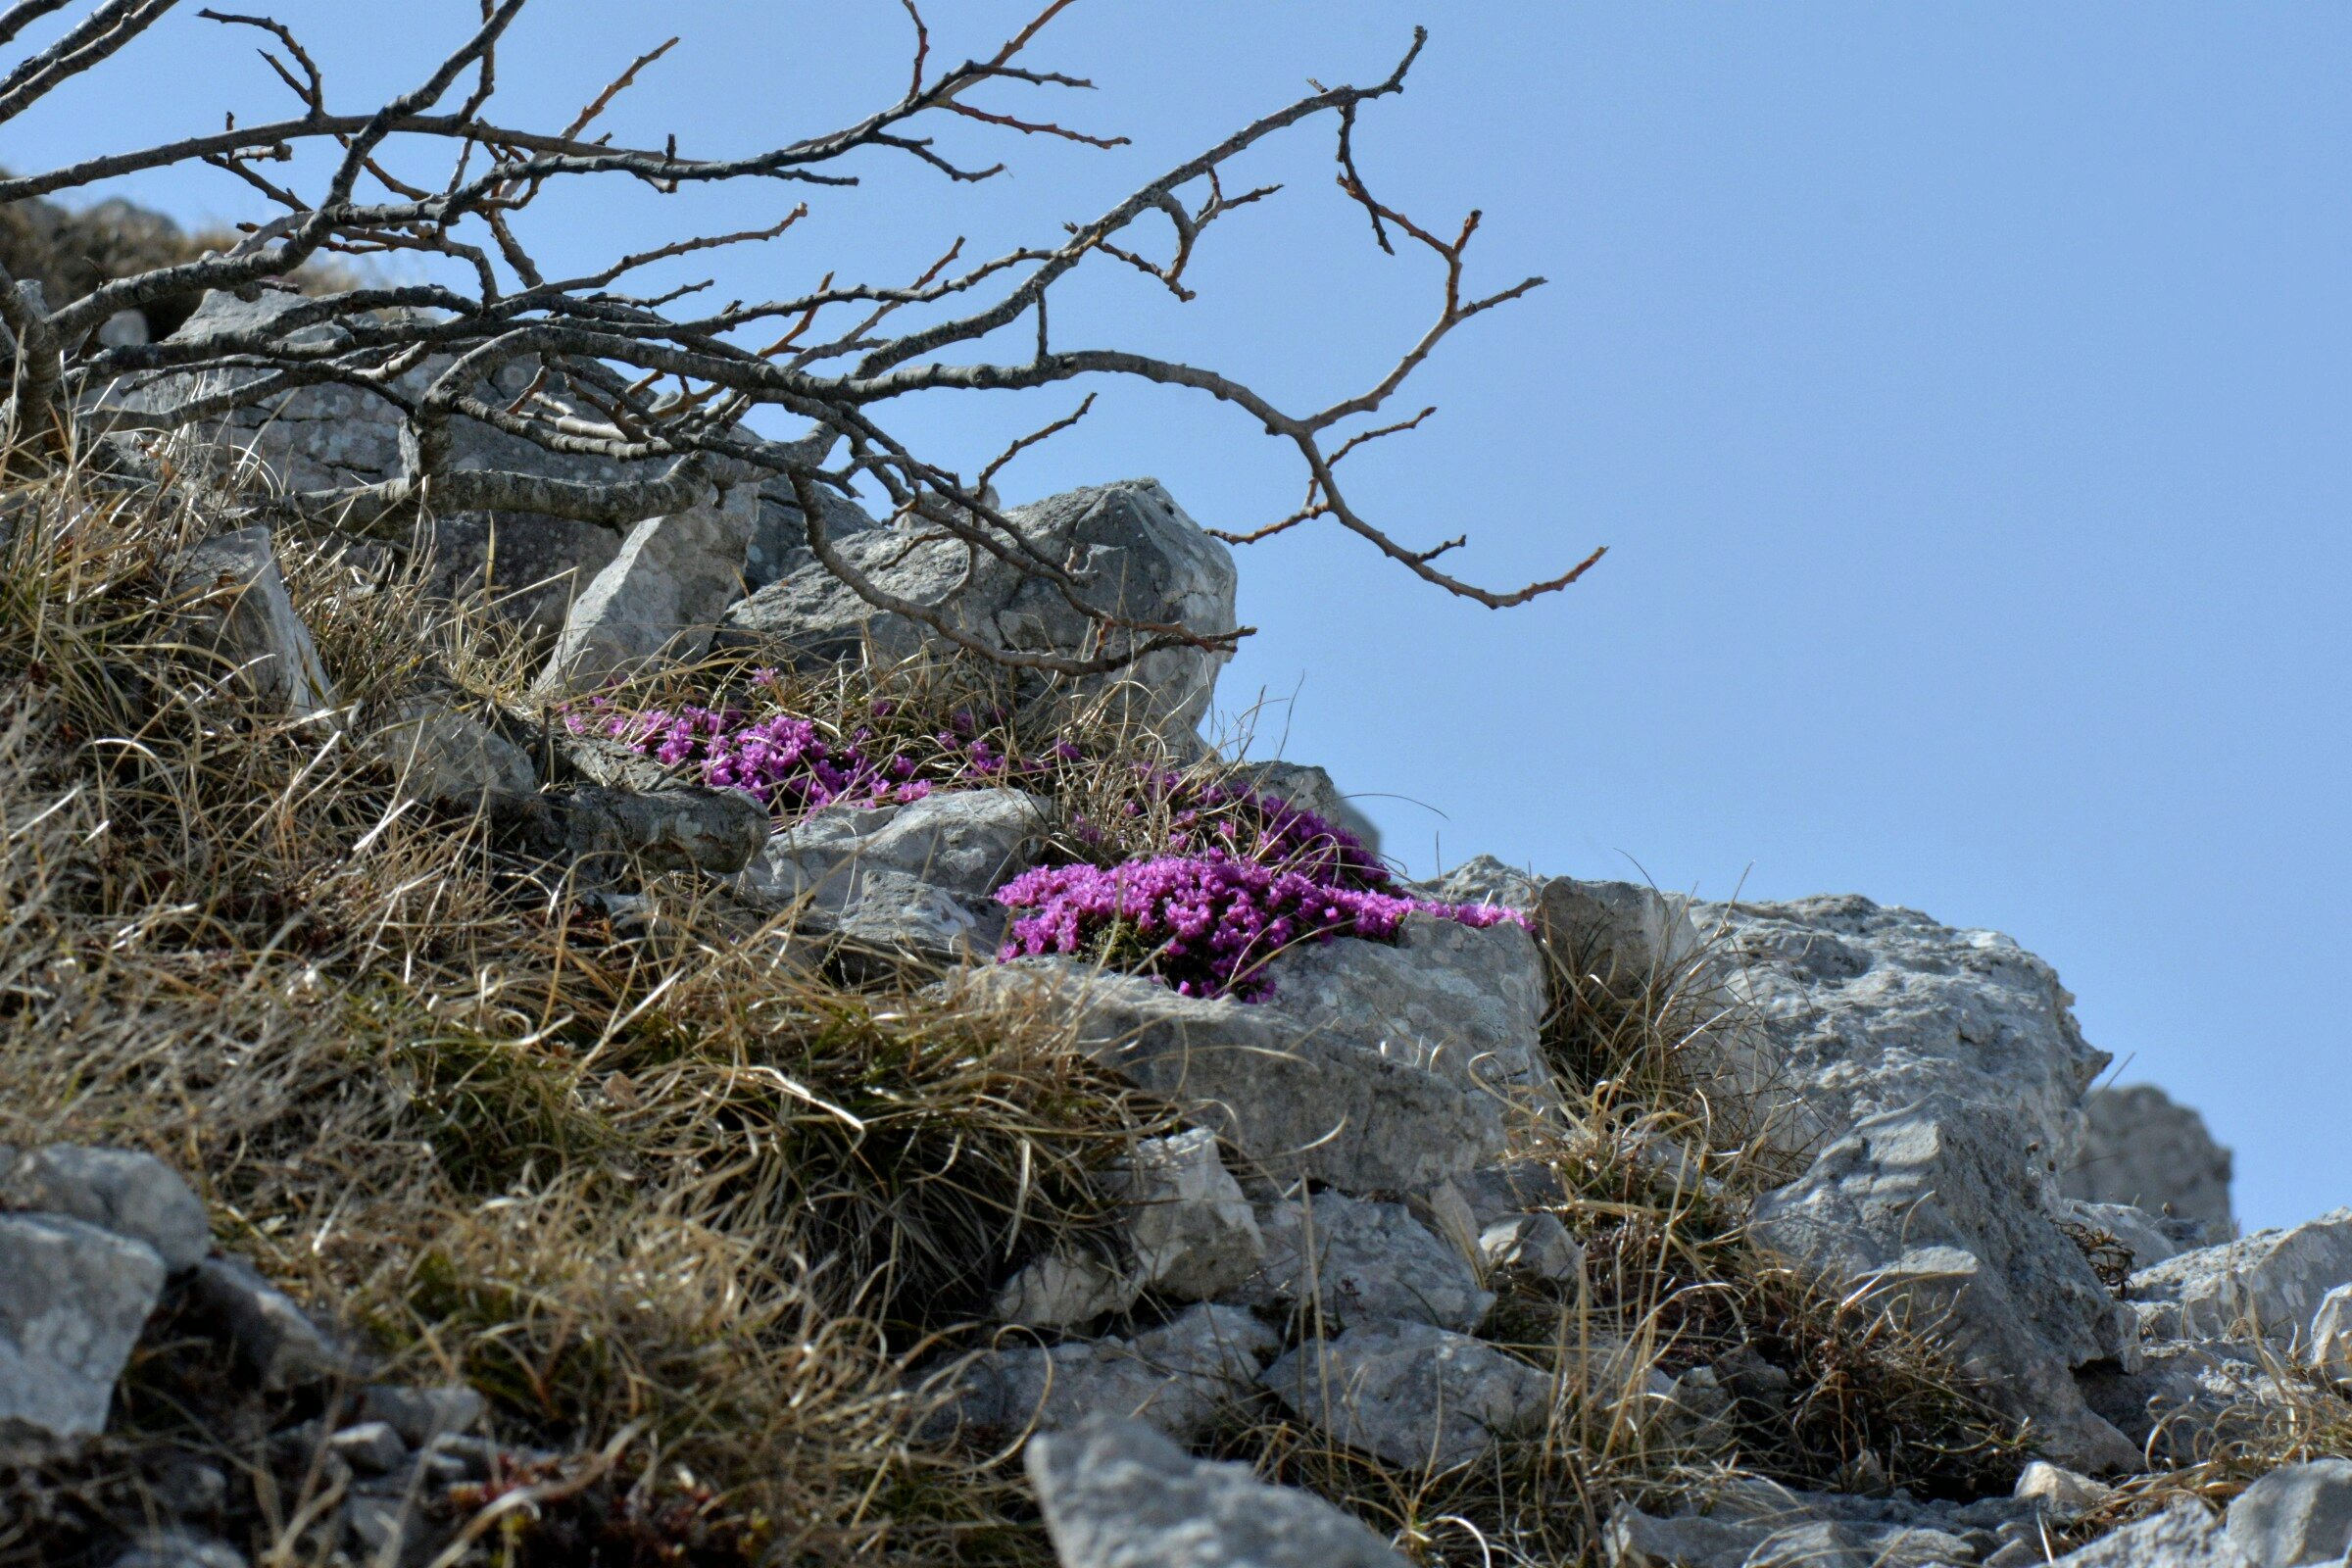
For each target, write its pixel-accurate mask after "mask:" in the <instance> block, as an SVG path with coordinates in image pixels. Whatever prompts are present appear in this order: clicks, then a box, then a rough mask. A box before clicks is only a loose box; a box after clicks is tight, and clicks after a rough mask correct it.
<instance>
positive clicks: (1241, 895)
mask: <svg viewBox="0 0 2352 1568" xmlns="http://www.w3.org/2000/svg"><path fill="white" fill-rule="evenodd" d="M1359 848H1360V846H1359ZM997 902H999V903H1000V904H1003V905H1004V906H1005V907H1006V908H1008V909H1011V910H1013V911H1015V917H1014V919H1013V922H1012V928H1011V933H1010V937H1009V939H1008V940H1007V941H1006V942H1005V946H1004V948H1003V949H1002V950H1001V951H1000V952H999V953H998V955H997V956H998V959H999V960H1000V961H1005V962H1008V961H1010V960H1011V959H1014V958H1018V957H1025V956H1038V955H1042V954H1085V955H1089V956H1096V957H1100V958H1102V959H1103V960H1104V961H1106V962H1110V963H1114V964H1117V965H1119V966H1121V967H1140V968H1142V969H1144V970H1145V971H1146V972H1149V973H1151V974H1152V975H1153V976H1155V977H1156V978H1157V979H1159V980H1160V981H1161V982H1163V983H1164V984H1167V985H1170V986H1173V987H1174V988H1175V989H1176V991H1177V992H1178V993H1179V994H1180V995H1183V996H1188V997H1223V996H1230V997H1233V998H1235V999H1236V1000H1238V1001H1242V1002H1261V1001H1263V1000H1265V998H1267V997H1268V996H1271V995H1272V994H1273V990H1274V985H1273V981H1272V980H1271V979H1270V978H1268V976H1267V975H1266V973H1265V967H1266V965H1267V964H1268V963H1269V962H1271V961H1272V960H1273V958H1274V957H1275V956H1276V955H1278V954H1280V953H1282V952H1283V951H1284V950H1285V949H1287V948H1289V947H1292V946H1293V945H1295V944H1298V943H1300V942H1308V941H1313V942H1329V941H1331V940H1332V939H1333V938H1334V937H1339V936H1354V937H1364V938H1369V939H1371V940H1373V941H1376V942H1389V941H1394V940H1395V939H1396V936H1397V928H1398V927H1400V926H1401V925H1403V923H1404V918H1405V916H1406V915H1408V914H1412V913H1415V912H1416V911H1418V912H1421V913H1427V914H1434V915H1438V916H1441V917H1442V918H1445V919H1448V920H1459V921H1460V922H1462V923H1463V924H1464V925H1470V926H1480V927H1484V926H1491V925H1495V924H1496V923H1498V922H1500V921H1504V920H1509V921H1513V922H1516V923H1518V924H1520V925H1525V924H1526V923H1527V922H1526V917H1525V916H1524V915H1521V914H1519V913H1518V912H1517V911H1516V910H1512V909H1503V908H1497V907H1495V906H1493V905H1459V904H1438V903H1434V902H1432V901H1430V900H1427V899H1415V898H1408V897H1406V896H1404V895H1402V894H1397V893H1390V892H1376V891H1370V890H1367V889H1363V888H1353V887H1346V886H1343V885H1340V884H1339V883H1336V882H1332V881H1328V880H1323V879H1319V878H1317V877H1315V876H1312V875H1309V874H1308V873H1306V872H1304V871H1299V870H1295V869H1282V868H1278V867H1275V866H1270V865H1261V864H1258V863H1256V862H1254V861H1250V860H1243V859H1237V858H1234V857H1233V856H1231V855H1229V854H1227V853H1225V852H1224V851H1223V850H1221V849H1211V850H1209V851H1208V852H1207V853H1206V854H1202V855H1172V856H1166V857H1163V858H1159V859H1152V860H1131V861H1129V862H1128V863H1127V864H1125V865H1118V866H1111V867H1108V868H1105V867H1103V866H1098V865H1047V866H1039V867H1038V868H1037V869H1035V870H1033V871H1028V872H1024V873H1023V874H1022V875H1020V876H1017V877H1015V878H1013V879H1012V881H1010V882H1008V883H1006V884H1005V886H1004V887H1002V888H1000V889H998V890H997Z"/></svg>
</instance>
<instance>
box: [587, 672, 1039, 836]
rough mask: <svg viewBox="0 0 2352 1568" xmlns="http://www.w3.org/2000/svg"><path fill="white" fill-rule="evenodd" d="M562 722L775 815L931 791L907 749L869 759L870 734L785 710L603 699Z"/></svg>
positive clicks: (979, 755)
mask: <svg viewBox="0 0 2352 1568" xmlns="http://www.w3.org/2000/svg"><path fill="white" fill-rule="evenodd" d="M565 722H566V723H568V724H569V725H570V726H571V728H572V730H573V732H574V733H575V734H578V733H586V732H588V731H591V730H594V731H597V732H599V733H601V734H603V735H606V736H608V737H610V738H611V739H613V740H616V741H618V742H620V743H621V744H622V745H623V746H626V747H628V748H629V749H630V750H631V751H635V752H642V753H644V754H645V755H646V756H648V757H651V758H654V759H655V760H658V761H660V762H662V763H663V764H665V765H667V766H670V767H686V768H692V769H694V770H695V771H697V772H699V773H700V774H701V775H702V778H703V782H705V783H706V784H710V785H712V786H714V787H716V788H720V789H737V790H741V791H743V792H744V793H745V794H746V795H749V796H752V797H753V798H755V799H756V800H758V801H759V802H760V804H761V805H763V806H765V807H766V808H767V809H769V810H771V811H776V812H780V813H788V814H798V813H800V812H803V811H812V810H814V809H817V808H818V807H820V806H830V805H832V804H833V803H834V802H835V801H849V802H852V803H854V804H856V805H859V806H886V805H889V804H891V803H893V802H897V803H900V804H904V803H906V802H908V801H919V800H921V799H922V798H923V797H924V796H926V795H928V794H930V793H931V781H930V780H929V779H925V778H919V777H917V776H916V773H917V771H918V769H917V764H916V761H915V760H914V759H913V758H912V757H910V756H909V755H907V753H906V752H904V751H894V752H892V753H891V754H890V755H888V756H887V757H879V758H877V757H873V756H870V755H868V754H867V752H866V751H865V749H864V748H865V743H867V742H869V741H870V740H871V739H872V738H873V737H872V734H871V732H870V731H866V730H859V731H858V732H857V733H856V734H855V735H853V736H852V737H850V739H848V740H846V741H844V740H840V739H829V738H827V737H826V735H825V734H824V733H823V732H822V731H820V730H819V729H818V728H817V727H816V726H815V725H814V724H812V723H810V722H809V720H807V719H805V718H795V717H793V716H792V715H791V714H789V713H774V714H770V715H769V716H767V717H765V718H758V719H755V718H752V717H751V716H750V715H748V714H746V713H743V712H740V711H735V710H732V709H727V710H717V709H709V708H696V707H692V706H688V707H684V708H680V709H678V710H676V711H669V710H666V709H654V710H650V711H644V712H630V711H613V710H611V709H610V707H609V705H608V704H606V702H605V701H604V700H603V699H601V698H600V699H597V700H596V701H595V702H594V703H592V704H590V705H589V707H588V709H587V710H585V711H582V710H574V711H572V712H571V713H569V714H567V715H565ZM968 750H969V751H970V752H971V753H972V754H974V755H973V756H972V759H971V760H972V761H973V762H974V763H979V762H981V761H983V760H987V761H995V760H997V759H996V758H995V755H994V754H993V753H991V752H988V750H987V743H986V742H983V741H973V742H970V743H969V744H968ZM980 770H981V771H985V770H986V769H985V768H984V767H983V768H981V769H980Z"/></svg>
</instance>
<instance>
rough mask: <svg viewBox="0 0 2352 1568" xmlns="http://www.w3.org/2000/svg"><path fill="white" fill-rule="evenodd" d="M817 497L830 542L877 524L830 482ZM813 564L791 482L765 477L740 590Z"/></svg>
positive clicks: (756, 587) (754, 589) (806, 529)
mask: <svg viewBox="0 0 2352 1568" xmlns="http://www.w3.org/2000/svg"><path fill="white" fill-rule="evenodd" d="M816 495H817V502H818V515H820V516H821V517H822V519H823V521H824V524H825V534H826V537H828V538H829V539H831V540H833V541H834V542H835V543H839V542H840V541H842V540H845V539H847V538H849V537H850V536H851V535H853V534H860V533H864V532H865V531H866V530H868V529H870V528H876V527H879V526H880V524H879V523H877V522H876V521H875V520H874V518H873V517H872V516H871V515H868V514H867V512H866V510H865V509H864V508H863V507H861V506H859V505H858V503H857V502H855V501H853V500H851V499H850V498H849V497H848V496H845V495H843V494H842V493H841V492H840V491H838V490H836V489H834V488H833V487H832V486H831V485H818V486H817V487H816ZM815 563H816V557H815V556H814V555H812V554H811V553H810V552H809V525H808V524H807V523H806V522H805V521H804V520H803V519H802V517H801V505H800V501H799V499H798V498H797V497H796V496H795V495H794V494H793V489H792V481H791V480H789V479H782V478H777V479H770V480H768V481H767V482H766V483H764V484H762V485H761V486H760V519H759V521H758V522H756V523H755V524H753V526H752V539H751V546H750V548H749V549H747V550H746V551H745V552H744V558H743V581H744V587H745V590H746V591H747V592H757V591H758V590H760V589H761V588H764V587H766V586H767V585H768V584H769V583H771V582H775V581H777V580H779V579H781V578H783V577H787V576H789V575H791V574H792V573H793V572H795V571H798V570H800V569H801V568H802V567H804V566H810V565H814V564H815ZM819 569H820V570H821V569H822V568H821V567H820V568H819Z"/></svg>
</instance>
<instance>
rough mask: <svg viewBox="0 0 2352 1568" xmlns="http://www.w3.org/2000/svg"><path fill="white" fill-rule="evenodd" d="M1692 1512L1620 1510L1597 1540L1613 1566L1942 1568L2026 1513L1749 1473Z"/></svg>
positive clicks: (1714, 1490) (1975, 1553) (1976, 1550)
mask: <svg viewBox="0 0 2352 1568" xmlns="http://www.w3.org/2000/svg"><path fill="white" fill-rule="evenodd" d="M1700 1506H1701V1507H1702V1508H1703V1510H1704V1511H1693V1512H1687V1513H1680V1514H1674V1515H1670V1516H1664V1517H1661V1516H1658V1515H1654V1514H1648V1513H1644V1512H1642V1510H1640V1509H1639V1508H1636V1507H1634V1506H1633V1505H1632V1504H1630V1503H1629V1504H1621V1505H1620V1506H1619V1507H1618V1509H1617V1511H1616V1512H1615V1513H1613V1514H1612V1515H1611V1516H1610V1519H1609V1524H1608V1528H1607V1531H1606V1533H1605V1534H1604V1537H1603V1543H1602V1544H1603V1546H1604V1549H1605V1550H1606V1551H1607V1553H1608V1560H1609V1562H1610V1563H1611V1564H1612V1568H1819V1565H1821V1564H1834V1565H1841V1568H1882V1565H1883V1568H1931V1565H1932V1568H1947V1565H1959V1564H1968V1563H1974V1562H1976V1561H1978V1560H1979V1558H1980V1557H1981V1556H1982V1555H1983V1554H1984V1552H1985V1550H1986V1549H1987V1548H1989V1546H1990V1545H1991V1544H1992V1543H1993V1542H1994V1541H1995V1540H1996V1539H1997V1536H1996V1534H1995V1532H1994V1530H1993V1529H1992V1528H1991V1527H1993V1526H1996V1525H2006V1524H2010V1523H2012V1522H2014V1521H2016V1520H2020V1519H2024V1518H2026V1517H2029V1516H2030V1515H2031V1512H2032V1509H2031V1507H2030V1506H2029V1505H2025V1504H2011V1503H2010V1502H2009V1500H2008V1499H2006V1498H2000V1499H1988V1502H1980V1503H1975V1504H1970V1505H1968V1506H1965V1507H1960V1506H1954V1505H1952V1504H1948V1503H1934V1502H1922V1501H1917V1500H1914V1499H1912V1498H1911V1497H1910V1496H1909V1495H1907V1494H1898V1495H1895V1496H1891V1497H1870V1496H1848V1495H1840V1494H1837V1493H1820V1492H1792V1491H1789V1490H1788V1489H1785V1488H1782V1487H1779V1486H1775V1485H1774V1484H1772V1483H1770V1482H1767V1481H1762V1480H1758V1479H1755V1478H1752V1477H1739V1478H1727V1479H1726V1480H1725V1481H1724V1482H1723V1483H1722V1484H1721V1485H1719V1486H1715V1487H1711V1488H1709V1489H1708V1491H1707V1492H1706V1494H1705V1496H1704V1500H1703V1502H1702V1503H1701V1504H1700ZM2036 1560H2038V1559H2036Z"/></svg>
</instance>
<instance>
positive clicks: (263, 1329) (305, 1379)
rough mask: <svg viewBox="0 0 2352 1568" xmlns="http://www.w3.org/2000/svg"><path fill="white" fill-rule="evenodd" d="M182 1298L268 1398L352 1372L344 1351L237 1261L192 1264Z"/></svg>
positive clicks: (282, 1295) (351, 1360)
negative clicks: (216, 1335) (258, 1384)
mask: <svg viewBox="0 0 2352 1568" xmlns="http://www.w3.org/2000/svg"><path fill="white" fill-rule="evenodd" d="M188 1299H189V1300H190V1302H191V1303H192V1304H193V1305H194V1306H195V1308H196V1309H197V1311H198V1312H199V1313H201V1314H202V1315H203V1316H204V1318H206V1319H207V1320H209V1322H210V1323H211V1324H212V1325H213V1327H214V1329H215V1331H216V1332H218V1333H219V1334H221V1337H222V1338H224V1339H225V1340H227V1342H228V1343H229V1345H230V1346H231V1347H232V1348H234V1349H235V1351H236V1353H237V1359H238V1361H239V1362H240V1363H241V1364H242V1365H243V1366H244V1367H245V1368H246V1370H247V1371H249V1372H251V1373H252V1374H253V1375H254V1376H255V1377H257V1378H259V1379H260V1380H261V1385H262V1387H263V1388H265V1389H268V1390H270V1392H272V1393H275V1392H278V1391H281V1390H286V1389H299V1388H304V1387H307V1386H309V1385H311V1384H314V1383H324V1382H327V1381H328V1380H330V1379H333V1378H338V1377H342V1376H345V1375H347V1374H348V1373H349V1372H350V1371H351V1370H352V1368H353V1365H354V1357H353V1356H352V1354H351V1352H350V1351H349V1350H347V1349H346V1348H344V1347H343V1346H341V1345H339V1344H337V1343H336V1341H335V1339H334V1338H333V1337H332V1336H331V1335H329V1334H328V1333H327V1332H326V1331H325V1330H324V1329H321V1328H320V1327H319V1325H318V1324H316V1323H314V1322H312V1321H311V1319H310V1316H309V1314H307V1313H305V1312H304V1311H303V1309H302V1308H301V1307H299V1306H297V1305H295V1304H294V1300H293V1299H292V1298H291V1297H289V1296H287V1295H286V1294H285V1293H284V1292H283V1291H280V1290H279V1289H278V1288H277V1287H276V1286H274V1285H271V1284H270V1282H269V1281H268V1280H265V1279H263V1278H262V1277H261V1276H260V1275H259V1274H257V1273H255V1272H254V1271H253V1267H252V1265H250V1264H248V1263H247V1262H245V1260H244V1259H242V1258H236V1257H208V1258H206V1259H205V1260H204V1261H203V1262H201V1263H199V1264H197V1265H196V1269H195V1272H194V1273H193V1274H192V1275H191V1276H190V1278H189V1282H188Z"/></svg>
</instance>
